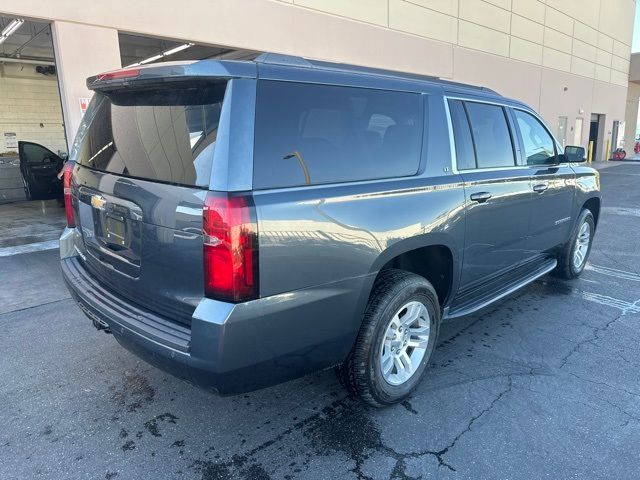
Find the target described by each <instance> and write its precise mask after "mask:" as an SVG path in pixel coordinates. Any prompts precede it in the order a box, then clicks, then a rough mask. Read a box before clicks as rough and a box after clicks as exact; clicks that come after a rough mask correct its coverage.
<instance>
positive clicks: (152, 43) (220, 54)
mask: <svg viewBox="0 0 640 480" xmlns="http://www.w3.org/2000/svg"><path fill="white" fill-rule="evenodd" d="M12 20H13V18H12V17H4V16H0V31H1V30H2V29H3V28H4V27H5V26H7V25H8V24H9V22H11V21H12ZM118 39H119V42H120V59H121V61H122V66H127V65H131V64H132V63H137V62H139V61H141V60H144V59H146V58H149V57H152V56H154V55H158V54H159V53H162V52H164V51H167V50H169V49H171V48H173V47H177V46H178V45H182V44H184V43H185V42H184V41H175V40H167V39H162V38H156V37H149V36H142V35H134V34H128V33H118ZM256 55H257V52H251V51H248V50H234V49H230V48H225V47H217V46H210V45H202V44H195V45H193V46H192V47H189V48H187V49H185V50H182V51H181V52H177V53H175V54H173V55H169V56H166V57H163V58H162V61H176V60H202V59H205V58H227V59H237V60H245V59H252V58H255V57H256ZM2 57H10V58H15V59H19V58H21V59H23V60H36V61H42V62H53V61H54V55H53V42H52V39H51V27H50V25H49V23H45V22H35V21H32V20H26V21H25V22H24V23H23V24H22V25H21V26H20V28H18V30H16V31H15V32H14V33H13V34H11V35H10V36H9V38H7V39H6V40H5V41H4V43H2V44H0V62H1V61H2Z"/></svg>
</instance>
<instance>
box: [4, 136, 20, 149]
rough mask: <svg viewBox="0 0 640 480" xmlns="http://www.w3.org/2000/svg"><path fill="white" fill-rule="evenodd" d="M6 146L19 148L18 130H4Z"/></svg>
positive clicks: (7, 147)
mask: <svg viewBox="0 0 640 480" xmlns="http://www.w3.org/2000/svg"><path fill="white" fill-rule="evenodd" d="M4 147H5V148H6V149H7V150H17V149H18V136H17V135H16V132H4Z"/></svg>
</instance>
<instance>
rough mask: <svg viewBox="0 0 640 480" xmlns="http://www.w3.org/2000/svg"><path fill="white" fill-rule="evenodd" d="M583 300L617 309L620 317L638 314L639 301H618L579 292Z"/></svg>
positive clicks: (596, 294)
mask: <svg viewBox="0 0 640 480" xmlns="http://www.w3.org/2000/svg"><path fill="white" fill-rule="evenodd" d="M579 293H580V294H581V296H582V298H584V299H585V300H588V301H590V302H594V303H598V304H600V305H606V306H607V307H613V308H617V309H618V310H620V311H621V312H622V315H626V314H628V313H640V300H636V301H635V302H627V301H626V300H620V299H619V298H614V297H610V296H608V295H601V294H599V293H591V292H579Z"/></svg>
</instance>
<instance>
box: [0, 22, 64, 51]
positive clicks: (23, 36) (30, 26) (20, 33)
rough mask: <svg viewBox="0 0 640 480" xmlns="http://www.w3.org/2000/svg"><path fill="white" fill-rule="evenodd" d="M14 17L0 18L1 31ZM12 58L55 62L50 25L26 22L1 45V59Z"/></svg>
mask: <svg viewBox="0 0 640 480" xmlns="http://www.w3.org/2000/svg"><path fill="white" fill-rule="evenodd" d="M12 20H13V18H12V17H3V16H0V31H2V29H4V27H6V26H7V25H8V24H9V23H10V22H11V21H12ZM1 57H12V58H22V59H28V60H39V61H48V62H52V61H53V42H52V41H51V27H50V25H49V24H48V23H43V22H33V21H30V20H27V21H25V22H24V23H23V24H22V25H21V26H20V28H18V30H16V31H15V32H13V33H12V34H11V35H10V36H9V38H7V39H6V40H5V41H4V42H3V43H1V44H0V58H1Z"/></svg>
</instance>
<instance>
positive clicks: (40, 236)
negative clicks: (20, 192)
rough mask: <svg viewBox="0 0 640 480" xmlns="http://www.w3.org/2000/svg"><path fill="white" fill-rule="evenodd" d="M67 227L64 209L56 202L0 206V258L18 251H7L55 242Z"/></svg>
mask: <svg viewBox="0 0 640 480" xmlns="http://www.w3.org/2000/svg"><path fill="white" fill-rule="evenodd" d="M66 224H67V220H66V216H65V213H64V206H63V205H62V203H61V202H59V201H58V200H33V201H30V202H27V201H24V202H13V203H4V204H0V256H8V255H12V254H14V253H15V252H17V251H18V250H17V249H13V250H11V249H10V248H9V247H22V246H24V245H28V244H35V243H42V242H48V241H51V240H57V239H58V238H60V233H61V232H62V229H64V227H65V225H66Z"/></svg>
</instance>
